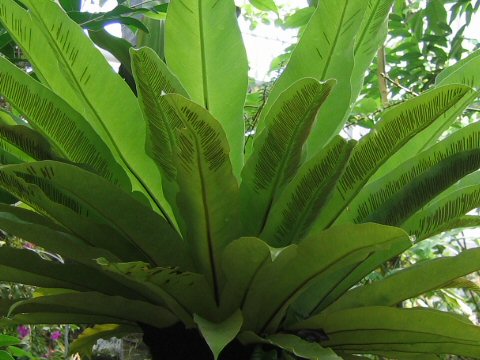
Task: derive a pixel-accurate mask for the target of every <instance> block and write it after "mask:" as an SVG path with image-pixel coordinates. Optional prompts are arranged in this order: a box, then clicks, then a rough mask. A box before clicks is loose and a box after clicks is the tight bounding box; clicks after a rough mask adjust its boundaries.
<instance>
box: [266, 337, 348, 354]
mask: <svg viewBox="0 0 480 360" xmlns="http://www.w3.org/2000/svg"><path fill="white" fill-rule="evenodd" d="M266 340H267V341H268V342H269V343H270V344H272V345H275V346H278V347H279V348H282V349H284V350H286V351H288V352H290V353H292V354H295V355H296V356H300V357H301V358H302V359H310V360H341V359H342V358H341V357H339V356H338V355H337V354H335V353H334V352H333V351H332V350H331V349H326V348H323V347H322V346H320V345H319V344H318V343H317V342H312V341H307V340H304V339H302V338H300V337H298V336H295V335H291V334H274V335H270V336H268V337H267V338H266Z"/></svg>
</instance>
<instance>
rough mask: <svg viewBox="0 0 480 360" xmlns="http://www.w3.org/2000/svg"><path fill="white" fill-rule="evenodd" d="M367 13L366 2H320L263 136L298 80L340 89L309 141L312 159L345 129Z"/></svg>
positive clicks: (272, 98)
mask: <svg viewBox="0 0 480 360" xmlns="http://www.w3.org/2000/svg"><path fill="white" fill-rule="evenodd" d="M365 10H366V6H365V1H363V0H340V1H339V0H324V1H320V2H319V4H318V7H317V9H316V11H315V13H314V14H313V15H312V17H311V19H310V21H309V23H308V25H307V27H306V29H305V31H304V32H303V34H302V37H301V39H300V41H299V43H298V45H297V46H296V47H295V50H294V51H293V53H292V56H291V58H290V60H289V62H288V65H287V67H286V69H285V70H284V71H283V73H282V75H281V76H280V78H279V79H278V80H277V81H276V82H275V85H274V86H273V88H272V90H271V92H270V95H269V97H268V100H267V102H266V104H265V106H264V108H263V109H262V114H261V116H260V121H259V125H258V131H257V133H259V132H260V131H261V130H263V128H264V127H265V126H266V125H267V122H266V121H265V118H266V116H267V115H268V113H269V112H270V109H271V108H272V107H273V105H274V104H275V102H276V101H277V99H278V98H279V96H280V94H282V92H283V91H285V90H286V89H287V88H289V87H290V86H291V85H292V84H293V83H294V82H296V81H297V80H298V79H301V78H304V77H312V78H315V79H317V80H319V81H325V80H327V79H331V78H333V79H335V80H336V81H337V85H336V86H335V88H334V89H333V91H332V95H331V96H330V97H329V98H328V100H327V101H326V103H325V106H323V107H322V108H321V109H320V111H319V113H318V115H317V119H318V121H317V123H316V125H315V126H314V128H313V130H312V134H311V135H310V137H309V140H308V156H309V157H311V156H313V155H314V154H316V153H317V152H318V151H319V150H320V149H321V148H323V147H324V146H325V145H326V144H327V143H328V142H329V140H330V139H331V138H332V137H333V136H334V135H336V134H337V133H338V131H339V130H340V129H341V128H342V126H343V124H344V120H345V115H346V114H347V112H348V111H349V108H350V104H351V101H352V100H351V84H350V79H351V75H352V71H353V65H354V53H353V50H354V43H355V37H356V36H357V33H358V31H359V28H360V24H361V22H362V18H363V14H364V12H365Z"/></svg>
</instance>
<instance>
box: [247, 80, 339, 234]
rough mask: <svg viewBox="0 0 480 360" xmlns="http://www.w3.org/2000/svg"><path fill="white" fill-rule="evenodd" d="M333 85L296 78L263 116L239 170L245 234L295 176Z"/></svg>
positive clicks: (260, 224) (259, 224)
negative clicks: (250, 147) (318, 114)
mask: <svg viewBox="0 0 480 360" xmlns="http://www.w3.org/2000/svg"><path fill="white" fill-rule="evenodd" d="M333 86H334V82H333V81H328V82H325V83H320V82H318V81H317V80H315V79H312V78H305V79H301V80H298V81H297V82H295V83H294V84H293V85H292V86H290V87H289V88H288V89H287V90H285V91H284V92H283V93H282V94H281V95H280V96H279V97H278V99H277V101H276V102H275V104H274V105H273V106H272V107H271V110H270V112H269V113H268V114H267V115H266V117H265V120H264V121H265V122H266V124H265V128H264V130H263V131H262V133H260V134H259V135H258V136H257V137H256V138H255V142H254V144H253V152H252V155H251V156H250V158H249V159H248V161H247V163H246V165H245V167H244V169H243V171H242V185H241V189H240V193H241V197H242V213H241V215H242V221H243V226H244V228H245V231H246V232H247V234H246V235H253V236H255V235H258V234H259V233H261V232H262V230H263V228H264V227H265V224H266V221H267V218H268V215H269V213H270V210H271V207H272V203H273V202H274V201H275V200H276V198H277V197H278V196H279V194H280V192H281V190H282V189H283V187H284V186H285V185H286V184H287V183H288V182H289V181H290V180H291V179H292V178H293V176H295V174H296V172H297V170H298V168H299V167H300V164H301V162H302V155H303V154H304V151H303V150H304V144H305V141H306V140H307V138H308V135H309V133H310V130H311V128H312V126H313V123H314V121H315V116H316V115H317V113H318V111H319V109H320V108H321V106H322V105H323V104H324V102H325V101H326V99H327V96H328V95H329V94H330V92H331V90H332V87H333Z"/></svg>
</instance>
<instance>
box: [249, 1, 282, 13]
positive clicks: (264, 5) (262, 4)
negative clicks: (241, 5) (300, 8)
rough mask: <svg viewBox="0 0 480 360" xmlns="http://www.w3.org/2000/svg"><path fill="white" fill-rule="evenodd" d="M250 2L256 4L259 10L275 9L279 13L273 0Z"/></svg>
mask: <svg viewBox="0 0 480 360" xmlns="http://www.w3.org/2000/svg"><path fill="white" fill-rule="evenodd" d="M249 1H250V4H252V5H253V6H255V7H256V8H257V9H258V10H262V11H273V12H274V13H277V14H278V8H277V5H275V2H274V1H273V0H249Z"/></svg>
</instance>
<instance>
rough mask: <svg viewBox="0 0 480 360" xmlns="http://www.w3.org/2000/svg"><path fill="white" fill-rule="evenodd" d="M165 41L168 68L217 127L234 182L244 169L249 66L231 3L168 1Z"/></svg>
mask: <svg viewBox="0 0 480 360" xmlns="http://www.w3.org/2000/svg"><path fill="white" fill-rule="evenodd" d="M165 37H166V38H165V56H166V59H167V65H168V66H169V67H170V69H172V71H173V73H174V74H175V75H176V76H178V78H179V79H180V81H181V83H182V84H183V85H184V86H185V89H186V90H187V92H188V93H189V94H190V95H191V98H192V100H193V101H195V102H196V103H198V104H200V105H202V106H204V107H205V108H206V109H207V110H209V111H210V113H211V114H212V115H213V116H214V117H215V118H216V119H217V120H218V121H219V122H220V124H221V125H222V127H223V129H224V131H225V134H226V137H227V140H228V143H229V146H230V148H231V149H232V155H231V157H232V167H233V171H234V174H235V175H236V176H237V178H238V177H239V175H240V170H241V169H242V166H243V142H244V133H245V127H244V122H243V104H244V102H245V96H246V92H247V85H248V84H247V78H248V77H247V72H248V62H247V56H246V53H245V48H244V46H243V41H242V36H241V33H240V29H239V27H238V23H237V19H236V11H235V4H234V1H233V0H223V1H218V0H204V1H197V0H173V1H171V2H170V4H169V6H168V15H167V23H166V34H165Z"/></svg>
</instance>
